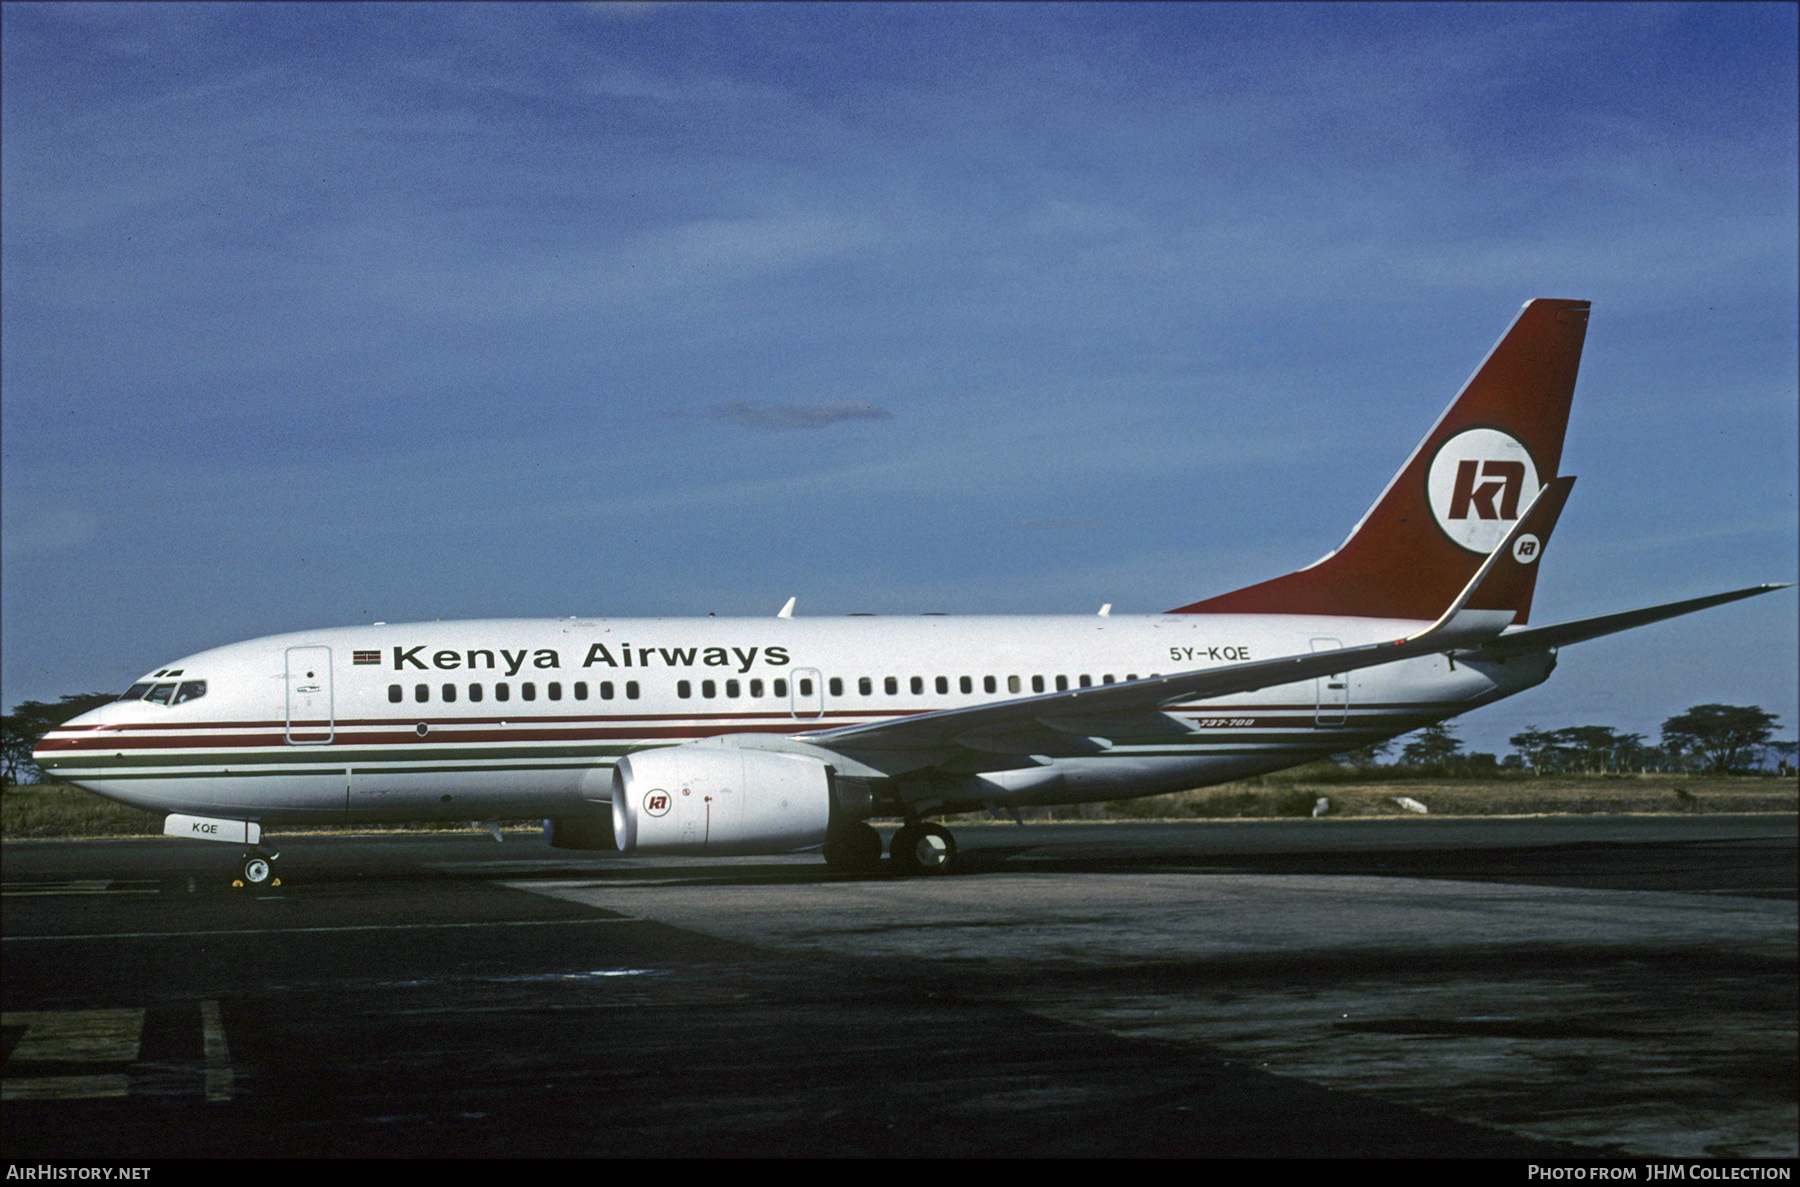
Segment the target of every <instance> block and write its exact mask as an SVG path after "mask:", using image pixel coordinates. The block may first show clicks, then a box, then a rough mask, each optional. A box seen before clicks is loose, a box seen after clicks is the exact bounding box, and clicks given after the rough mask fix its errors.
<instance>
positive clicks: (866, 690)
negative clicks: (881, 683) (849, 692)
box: [856, 676, 875, 696]
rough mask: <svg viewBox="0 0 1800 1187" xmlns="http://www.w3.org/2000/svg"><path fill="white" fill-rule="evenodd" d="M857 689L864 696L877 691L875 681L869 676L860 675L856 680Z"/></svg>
mask: <svg viewBox="0 0 1800 1187" xmlns="http://www.w3.org/2000/svg"><path fill="white" fill-rule="evenodd" d="M856 691H857V692H859V693H861V694H862V695H863V696H872V695H874V692H875V682H874V681H872V680H870V679H869V678H868V677H867V676H861V677H858V678H857V681H856Z"/></svg>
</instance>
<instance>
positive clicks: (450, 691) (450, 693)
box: [444, 684, 456, 701]
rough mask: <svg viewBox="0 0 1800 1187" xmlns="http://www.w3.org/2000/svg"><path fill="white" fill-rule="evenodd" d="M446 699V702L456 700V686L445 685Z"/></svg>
mask: <svg viewBox="0 0 1800 1187" xmlns="http://www.w3.org/2000/svg"><path fill="white" fill-rule="evenodd" d="M444 699H445V700H446V701H454V700H455V699H456V685H454V684H446V685H444Z"/></svg>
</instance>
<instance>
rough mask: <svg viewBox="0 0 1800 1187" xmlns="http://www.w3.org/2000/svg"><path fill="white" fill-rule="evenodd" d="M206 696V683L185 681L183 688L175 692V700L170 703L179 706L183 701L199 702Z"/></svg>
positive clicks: (182, 683)
mask: <svg viewBox="0 0 1800 1187" xmlns="http://www.w3.org/2000/svg"><path fill="white" fill-rule="evenodd" d="M205 695H206V681H204V680H183V681H182V682H181V687H180V688H177V689H176V690H175V699H174V700H172V701H170V702H169V703H170V704H171V705H179V704H181V703H182V702H183V701H197V700H199V699H200V698H201V697H203V696H205Z"/></svg>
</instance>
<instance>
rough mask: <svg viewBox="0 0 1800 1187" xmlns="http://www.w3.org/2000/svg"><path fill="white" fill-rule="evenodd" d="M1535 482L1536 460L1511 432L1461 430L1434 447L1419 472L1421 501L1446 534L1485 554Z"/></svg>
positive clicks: (1506, 529)
mask: <svg viewBox="0 0 1800 1187" xmlns="http://www.w3.org/2000/svg"><path fill="white" fill-rule="evenodd" d="M1538 486H1539V483H1538V472H1537V463H1536V462H1534V461H1532V460H1531V451H1530V450H1528V449H1526V448H1525V445H1524V443H1523V442H1521V441H1520V440H1519V439H1518V438H1517V437H1514V436H1513V435H1512V434H1511V433H1506V432H1502V431H1501V430H1499V429H1489V428H1479V429H1464V430H1463V431H1462V432H1460V433H1457V434H1456V435H1455V436H1453V437H1451V438H1450V439H1449V440H1447V441H1445V442H1444V443H1443V444H1442V445H1440V446H1438V451H1437V454H1436V455H1435V456H1434V457H1433V458H1432V459H1431V466H1430V467H1429V468H1428V469H1427V470H1426V473H1425V501H1426V502H1427V503H1429V504H1430V505H1431V514H1432V517H1433V518H1435V519H1436V520H1437V525H1438V527H1440V528H1442V529H1443V530H1444V534H1445V535H1446V536H1449V537H1450V538H1451V539H1452V540H1454V541H1456V543H1457V544H1458V545H1459V546H1461V547H1463V548H1466V549H1468V550H1469V551H1470V552H1478V553H1482V554H1486V553H1489V552H1492V551H1493V550H1494V549H1496V548H1498V547H1499V546H1500V541H1501V540H1504V539H1505V538H1506V533H1507V532H1509V531H1511V530H1512V526H1513V524H1515V523H1517V522H1518V519H1519V516H1520V515H1523V514H1524V513H1525V508H1527V507H1529V506H1530V505H1531V500H1533V499H1535V498H1536V497H1537V493H1538ZM1521 559H1522V558H1521Z"/></svg>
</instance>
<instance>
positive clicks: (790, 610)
mask: <svg viewBox="0 0 1800 1187" xmlns="http://www.w3.org/2000/svg"><path fill="white" fill-rule="evenodd" d="M793 616H794V599H793V598H789V599H788V600H787V605H785V606H783V607H782V608H781V613H779V614H777V615H776V616H775V617H776V618H792V617H793Z"/></svg>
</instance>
